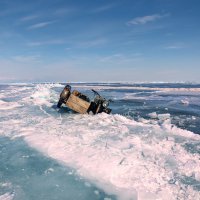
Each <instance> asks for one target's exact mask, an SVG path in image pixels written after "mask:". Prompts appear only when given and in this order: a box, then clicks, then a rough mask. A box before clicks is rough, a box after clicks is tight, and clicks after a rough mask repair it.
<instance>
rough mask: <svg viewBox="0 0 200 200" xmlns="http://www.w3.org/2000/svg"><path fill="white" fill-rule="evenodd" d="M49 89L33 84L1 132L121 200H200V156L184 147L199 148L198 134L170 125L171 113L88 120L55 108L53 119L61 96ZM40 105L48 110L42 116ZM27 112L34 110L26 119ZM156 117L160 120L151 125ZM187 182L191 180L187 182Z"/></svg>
mask: <svg viewBox="0 0 200 200" xmlns="http://www.w3.org/2000/svg"><path fill="white" fill-rule="evenodd" d="M53 87H54V86H53V85H48V84H47V85H37V86H36V88H34V91H32V92H31V93H30V94H29V96H27V97H26V98H24V99H22V101H21V102H19V103H22V102H23V103H26V105H25V107H24V113H23V114H22V115H20V116H19V118H18V119H12V118H11V119H9V120H8V121H5V122H3V123H1V127H2V129H1V130H0V134H3V135H6V136H9V137H11V138H12V137H24V139H25V141H27V143H28V144H29V145H30V146H32V147H34V148H36V149H38V150H40V151H41V152H42V153H44V154H45V155H48V156H50V157H52V158H54V159H56V160H58V161H60V162H62V163H64V164H66V165H67V166H70V167H73V168H74V169H76V170H77V172H78V173H79V175H80V176H83V177H86V178H87V179H89V180H91V181H92V182H94V183H95V184H96V185H98V186H99V187H101V188H103V189H104V190H105V191H106V192H109V193H112V194H116V195H118V197H119V199H121V200H131V199H140V200H146V199H148V200H150V199H152V200H153V199H162V200H165V199H166V200H168V199H172V200H173V199H188V200H193V199H200V192H199V190H198V189H197V188H196V187H195V184H198V183H199V169H200V154H199V153H198V150H196V151H191V150H190V149H189V147H188V144H190V145H193V148H194V147H195V146H198V143H199V140H200V136H199V135H197V134H194V133H192V132H190V131H187V130H183V129H180V128H178V127H176V126H174V125H172V124H171V120H170V114H169V113H165V114H157V113H156V112H152V113H150V114H149V116H150V118H153V119H149V120H147V119H145V121H143V120H140V122H137V121H134V120H133V119H128V118H126V117H124V116H122V115H119V114H111V115H107V114H99V115H95V116H90V115H76V114H70V113H66V114H62V113H57V111H56V110H54V113H55V112H56V114H54V115H51V114H49V113H51V112H53V108H52V105H54V104H55V103H56V101H57V98H58V95H59V93H56V92H55V91H54V90H53V89H52V88H53ZM28 99H29V100H30V101H27V100H28ZM25 100H26V101H25ZM41 106H46V107H43V109H44V111H45V112H46V113H47V114H46V115H45V117H44V115H43V114H44V113H42V110H41V109H40V108H41ZM31 109H33V110H36V111H37V112H35V114H32V115H27V112H30V110H31ZM31 112H32V110H31ZM25 118H26V119H25ZM154 118H157V119H158V120H157V121H156V122H155V123H152V120H154ZM154 121H155V120H154ZM10 124H12V126H10ZM50 172H51V169H49V170H47V172H46V173H50ZM191 178H192V179H191ZM188 179H189V180H193V181H190V184H186V183H188ZM193 183H194V184H193Z"/></svg>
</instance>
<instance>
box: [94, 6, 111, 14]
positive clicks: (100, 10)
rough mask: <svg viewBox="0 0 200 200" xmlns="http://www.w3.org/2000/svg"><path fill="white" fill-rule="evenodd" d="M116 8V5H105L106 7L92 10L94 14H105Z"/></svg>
mask: <svg viewBox="0 0 200 200" xmlns="http://www.w3.org/2000/svg"><path fill="white" fill-rule="evenodd" d="M114 6H115V4H109V5H104V6H101V7H98V8H96V9H94V10H92V13H100V12H104V11H107V10H110V9H111V8H113V7H114Z"/></svg>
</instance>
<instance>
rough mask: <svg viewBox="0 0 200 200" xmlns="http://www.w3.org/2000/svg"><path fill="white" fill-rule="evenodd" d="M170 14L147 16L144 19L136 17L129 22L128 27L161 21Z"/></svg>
mask: <svg viewBox="0 0 200 200" xmlns="http://www.w3.org/2000/svg"><path fill="white" fill-rule="evenodd" d="M167 16H169V14H165V15H160V14H154V15H147V16H142V17H136V18H134V19H132V20H130V21H128V22H127V25H140V24H146V23H148V22H153V21H156V20H159V19H161V18H163V17H167Z"/></svg>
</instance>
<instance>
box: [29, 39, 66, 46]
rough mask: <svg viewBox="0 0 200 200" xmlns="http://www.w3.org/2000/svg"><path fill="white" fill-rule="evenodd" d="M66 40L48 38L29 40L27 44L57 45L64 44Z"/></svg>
mask: <svg viewBox="0 0 200 200" xmlns="http://www.w3.org/2000/svg"><path fill="white" fill-rule="evenodd" d="M65 43H66V41H64V40H60V39H56V40H48V41H36V42H30V43H28V44H27V45H28V46H31V47H34V46H43V45H59V44H65Z"/></svg>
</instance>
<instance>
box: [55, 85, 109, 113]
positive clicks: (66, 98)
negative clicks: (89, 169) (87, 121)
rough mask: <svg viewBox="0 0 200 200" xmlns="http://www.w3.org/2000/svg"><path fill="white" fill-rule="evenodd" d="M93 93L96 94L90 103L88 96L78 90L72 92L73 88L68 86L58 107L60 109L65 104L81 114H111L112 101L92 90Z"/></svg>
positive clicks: (61, 96) (61, 95)
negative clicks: (110, 104) (110, 105)
mask: <svg viewBox="0 0 200 200" xmlns="http://www.w3.org/2000/svg"><path fill="white" fill-rule="evenodd" d="M92 92H93V93H94V99H93V100H92V101H90V99H89V98H88V97H87V96H86V95H84V94H82V93H80V92H78V91H77V90H73V91H72V92H71V86H70V85H66V86H65V88H64V89H63V91H62V92H61V94H60V99H59V101H58V104H57V107H58V108H60V107H61V105H62V104H65V105H66V106H67V107H68V108H70V109H71V110H73V111H75V112H78V113H81V114H85V113H93V114H97V113H102V112H105V113H107V114H110V112H111V109H110V108H108V106H109V103H110V102H111V101H112V100H110V99H109V100H106V99H105V98H104V97H102V96H101V95H100V94H99V93H98V92H97V91H95V90H92Z"/></svg>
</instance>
